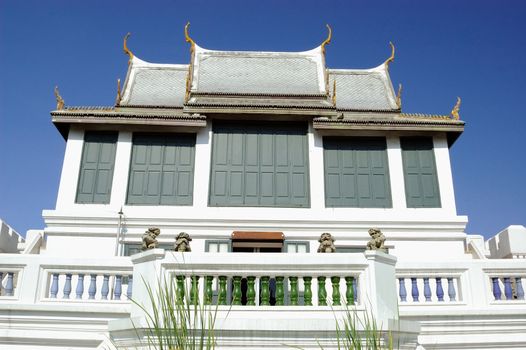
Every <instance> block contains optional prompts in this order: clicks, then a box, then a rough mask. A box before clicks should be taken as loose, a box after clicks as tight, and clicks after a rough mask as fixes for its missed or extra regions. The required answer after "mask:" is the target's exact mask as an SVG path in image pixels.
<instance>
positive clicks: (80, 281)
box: [75, 273, 84, 299]
mask: <svg viewBox="0 0 526 350" xmlns="http://www.w3.org/2000/svg"><path fill="white" fill-rule="evenodd" d="M75 294H76V295H77V299H82V295H83V294H84V274H82V273H80V274H79V278H78V279H77V289H76V290H75Z"/></svg>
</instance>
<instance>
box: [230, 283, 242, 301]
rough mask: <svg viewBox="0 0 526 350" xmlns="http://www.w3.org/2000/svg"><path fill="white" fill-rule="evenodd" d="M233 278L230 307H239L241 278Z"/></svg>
mask: <svg viewBox="0 0 526 350" xmlns="http://www.w3.org/2000/svg"><path fill="white" fill-rule="evenodd" d="M233 278H234V290H233V291H232V305H241V276H234V277H233Z"/></svg>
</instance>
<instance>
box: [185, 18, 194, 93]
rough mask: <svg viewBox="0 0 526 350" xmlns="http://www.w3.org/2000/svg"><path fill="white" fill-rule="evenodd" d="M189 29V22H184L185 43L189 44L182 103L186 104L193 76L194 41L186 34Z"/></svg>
mask: <svg viewBox="0 0 526 350" xmlns="http://www.w3.org/2000/svg"><path fill="white" fill-rule="evenodd" d="M188 28H190V21H188V22H186V25H185V26H184V38H185V40H186V42H187V43H190V64H189V65H188V74H187V75H186V91H185V94H184V102H188V100H189V99H190V89H191V88H192V76H193V74H194V55H195V41H194V40H193V39H192V38H190V34H189V33H188Z"/></svg>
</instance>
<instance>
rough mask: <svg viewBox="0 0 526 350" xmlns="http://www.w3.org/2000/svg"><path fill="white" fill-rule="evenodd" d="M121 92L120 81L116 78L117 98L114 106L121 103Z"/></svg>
mask: <svg viewBox="0 0 526 350" xmlns="http://www.w3.org/2000/svg"><path fill="white" fill-rule="evenodd" d="M121 98H122V92H121V80H120V79H119V78H117V97H116V99H115V106H118V105H119V104H120V103H121Z"/></svg>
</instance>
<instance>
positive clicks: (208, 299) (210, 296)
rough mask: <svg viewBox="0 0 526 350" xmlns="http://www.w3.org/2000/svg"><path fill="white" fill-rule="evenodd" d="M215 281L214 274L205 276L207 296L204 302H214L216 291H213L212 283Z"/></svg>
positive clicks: (206, 303) (208, 303) (207, 303)
mask: <svg viewBox="0 0 526 350" xmlns="http://www.w3.org/2000/svg"><path fill="white" fill-rule="evenodd" d="M213 282H214V276H205V297H204V304H205V305H210V304H212V299H213V297H214V292H213V291H212V283H213Z"/></svg>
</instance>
